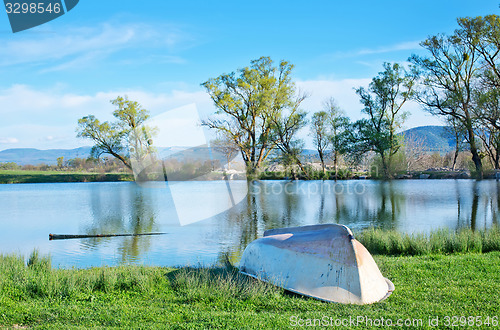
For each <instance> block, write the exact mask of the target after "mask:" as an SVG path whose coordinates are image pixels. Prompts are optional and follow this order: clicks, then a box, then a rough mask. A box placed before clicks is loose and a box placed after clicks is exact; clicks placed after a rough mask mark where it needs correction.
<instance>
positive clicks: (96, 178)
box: [0, 170, 500, 184]
mask: <svg viewBox="0 0 500 330" xmlns="http://www.w3.org/2000/svg"><path fill="white" fill-rule="evenodd" d="M231 179H232V180H234V179H236V180H245V175H244V174H243V173H242V174H241V175H238V176H236V177H233V178H231ZM442 179H448V180H450V179H451V180H453V179H455V180H457V179H468V180H476V179H474V178H473V177H472V176H471V175H470V173H469V172H466V171H416V172H411V173H409V174H408V173H405V174H399V175H396V176H395V177H394V178H393V179H391V180H388V181H392V180H396V181H397V180H442ZM495 179H496V180H499V179H500V173H499V172H497V171H491V172H487V173H485V176H484V180H495ZM218 180H221V179H220V178H217V179H212V180H198V181H218ZM222 180H223V179H222ZM257 180H260V181H270V180H280V181H296V180H293V179H291V178H289V177H287V176H285V175H283V173H279V172H263V173H261V174H260V176H259V177H258V178H257ZM297 180H298V181H314V180H316V181H318V180H323V181H335V179H334V178H332V176H331V175H330V177H329V178H328V179H322V178H317V177H314V178H307V177H305V176H303V175H300V174H299V175H297ZM349 180H376V181H384V180H382V179H380V178H376V177H371V176H370V175H364V174H354V175H351V176H350V177H342V178H339V179H338V181H349ZM134 181H135V180H134V175H133V174H132V173H123V172H122V173H84V172H54V171H48V172H47V173H44V172H43V171H28V170H25V171H8V170H6V171H0V184H23V183H88V182H134ZM152 181H159V180H152ZM170 181H184V180H170ZM185 181H188V180H185ZM189 181H191V180H189ZM192 181H196V180H192Z"/></svg>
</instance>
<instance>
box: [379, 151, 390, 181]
mask: <svg viewBox="0 0 500 330" xmlns="http://www.w3.org/2000/svg"><path fill="white" fill-rule="evenodd" d="M380 158H381V159H382V171H383V173H384V177H383V178H384V180H388V179H390V178H391V174H390V173H389V165H388V164H387V159H386V158H385V156H384V154H383V153H381V154H380Z"/></svg>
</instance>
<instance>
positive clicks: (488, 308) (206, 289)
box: [0, 252, 500, 329]
mask: <svg viewBox="0 0 500 330" xmlns="http://www.w3.org/2000/svg"><path fill="white" fill-rule="evenodd" d="M375 259H376V261H377V263H378V265H379V267H380V269H381V271H382V273H383V274H384V276H386V277H388V278H389V279H391V280H392V281H393V283H394V284H395V287H396V290H395V292H394V293H393V294H392V295H391V296H390V297H389V298H388V299H387V300H385V301H383V302H381V303H376V304H373V305H366V306H352V305H341V304H331V303H324V302H320V301H317V300H313V299H307V298H304V297H301V296H297V295H291V294H288V293H286V292H283V290H281V289H279V288H276V287H273V286H270V285H266V284H264V283H261V282H258V281H255V280H252V279H249V278H247V277H244V276H242V275H240V274H238V272H237V271H236V270H235V269H234V268H232V267H227V266H226V267H223V266H221V267H214V268H187V267H186V268H180V269H167V268H161V267H141V266H122V267H114V268H107V267H103V268H92V269H71V270H65V269H51V268H50V261H48V260H47V259H44V258H39V257H37V256H35V257H32V258H31V259H30V260H29V261H28V262H25V260H23V258H20V257H16V256H2V257H0V326H5V327H11V326H14V325H21V326H22V325H26V326H30V327H31V326H33V327H42V328H66V327H117V328H118V327H124V328H174V329H175V328H179V329H183V328H200V329H207V328H233V329H260V328H266V329H270V328H293V325H297V324H302V323H303V324H306V322H320V320H322V321H323V322H334V321H335V320H336V319H337V320H342V319H343V320H349V318H351V319H354V320H356V322H357V321H358V320H360V321H361V319H358V317H359V318H364V319H363V321H362V322H360V323H356V324H351V328H354V326H353V325H357V328H360V329H361V328H369V326H368V327H367V326H366V325H367V324H366V322H370V321H369V319H370V320H371V321H372V322H373V321H374V320H380V319H381V318H384V319H385V320H387V319H391V320H393V321H394V322H396V320H398V319H403V320H407V319H410V320H411V321H408V322H417V323H414V324H418V323H419V322H420V321H418V320H422V325H423V326H424V327H427V325H428V322H429V320H430V319H435V318H436V317H438V318H439V324H440V325H441V326H440V328H445V327H446V326H445V325H446V322H451V321H452V320H451V319H447V318H446V317H447V316H459V317H460V316H465V317H472V316H480V317H481V318H480V319H481V321H482V322H486V321H488V322H489V323H490V325H493V323H494V322H497V321H498V316H499V312H498V305H499V304H500V296H499V295H498V292H500V262H499V261H500V253H499V252H490V253H487V254H474V253H470V254H454V255H428V256H413V257H409V256H400V257H394V256H375ZM330 318H331V319H330ZM314 319H318V321H314ZM413 319H415V320H416V321H413ZM308 320H310V321H308ZM332 320H333V321H332ZM478 320H479V319H474V322H478ZM462 321H463V319H462ZM467 321H468V322H469V319H467ZM375 322H377V321H375ZM457 322H459V323H458V324H460V322H461V321H460V320H459V321H457ZM470 322H472V321H470ZM317 324H318V323H317ZM475 324H477V323H475ZM368 325H370V324H369V323H368Z"/></svg>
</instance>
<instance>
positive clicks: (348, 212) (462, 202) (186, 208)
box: [0, 180, 500, 268]
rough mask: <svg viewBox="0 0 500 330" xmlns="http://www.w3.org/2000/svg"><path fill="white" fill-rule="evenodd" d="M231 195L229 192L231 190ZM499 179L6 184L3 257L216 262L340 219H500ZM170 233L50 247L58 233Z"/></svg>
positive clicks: (441, 222) (429, 225)
mask: <svg viewBox="0 0 500 330" xmlns="http://www.w3.org/2000/svg"><path fill="white" fill-rule="evenodd" d="M228 192H229V193H228ZM499 204H500V183H499V182H496V181H493V180H483V181H480V182H477V181H473V180H397V181H392V182H381V181H371V180H350V181H338V182H337V183H335V182H333V181H326V182H322V181H296V182H286V181H260V182H254V183H250V184H247V182H246V181H233V182H231V183H230V184H228V182H225V181H205V182H199V181H198V182H180V183H175V184H168V185H167V184H163V185H158V186H146V187H144V186H140V185H137V184H135V183H133V182H129V183H57V184H56V183H55V184H14V185H0V253H4V254H5V253H20V254H23V255H26V256H27V255H29V254H30V252H31V251H33V249H35V248H36V249H38V250H39V251H40V252H41V253H42V254H50V255H51V257H52V263H53V265H54V266H55V267H64V268H67V267H73V266H74V267H89V266H101V265H117V264H121V263H139V264H146V265H160V266H180V265H197V264H204V265H209V264H213V263H216V262H217V261H219V260H222V259H224V258H226V256H227V257H229V259H230V260H231V261H232V262H236V261H238V259H239V257H240V255H241V253H242V251H243V249H244V248H245V247H246V245H247V244H249V243H250V242H251V241H252V240H254V239H256V238H258V237H261V236H262V234H263V232H264V230H267V229H271V228H279V227H288V226H300V225H307V224H318V223H339V224H345V225H347V226H348V227H350V228H351V229H352V230H353V231H354V233H356V232H357V231H360V230H361V229H363V228H367V227H370V226H373V227H379V228H387V229H389V228H395V229H398V230H400V231H403V232H410V233H414V232H415V233H416V232H428V231H430V230H433V229H438V228H451V229H457V228H461V227H470V228H474V229H480V228H485V227H490V226H491V225H492V224H498V222H499ZM150 232H164V233H166V234H165V235H160V236H134V237H109V238H84V239H70V240H54V241H49V240H48V235H49V233H54V234H117V233H150Z"/></svg>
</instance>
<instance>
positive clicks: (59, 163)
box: [57, 157, 64, 169]
mask: <svg viewBox="0 0 500 330" xmlns="http://www.w3.org/2000/svg"><path fill="white" fill-rule="evenodd" d="M63 166H64V157H57V167H58V168H59V169H61V168H63Z"/></svg>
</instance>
